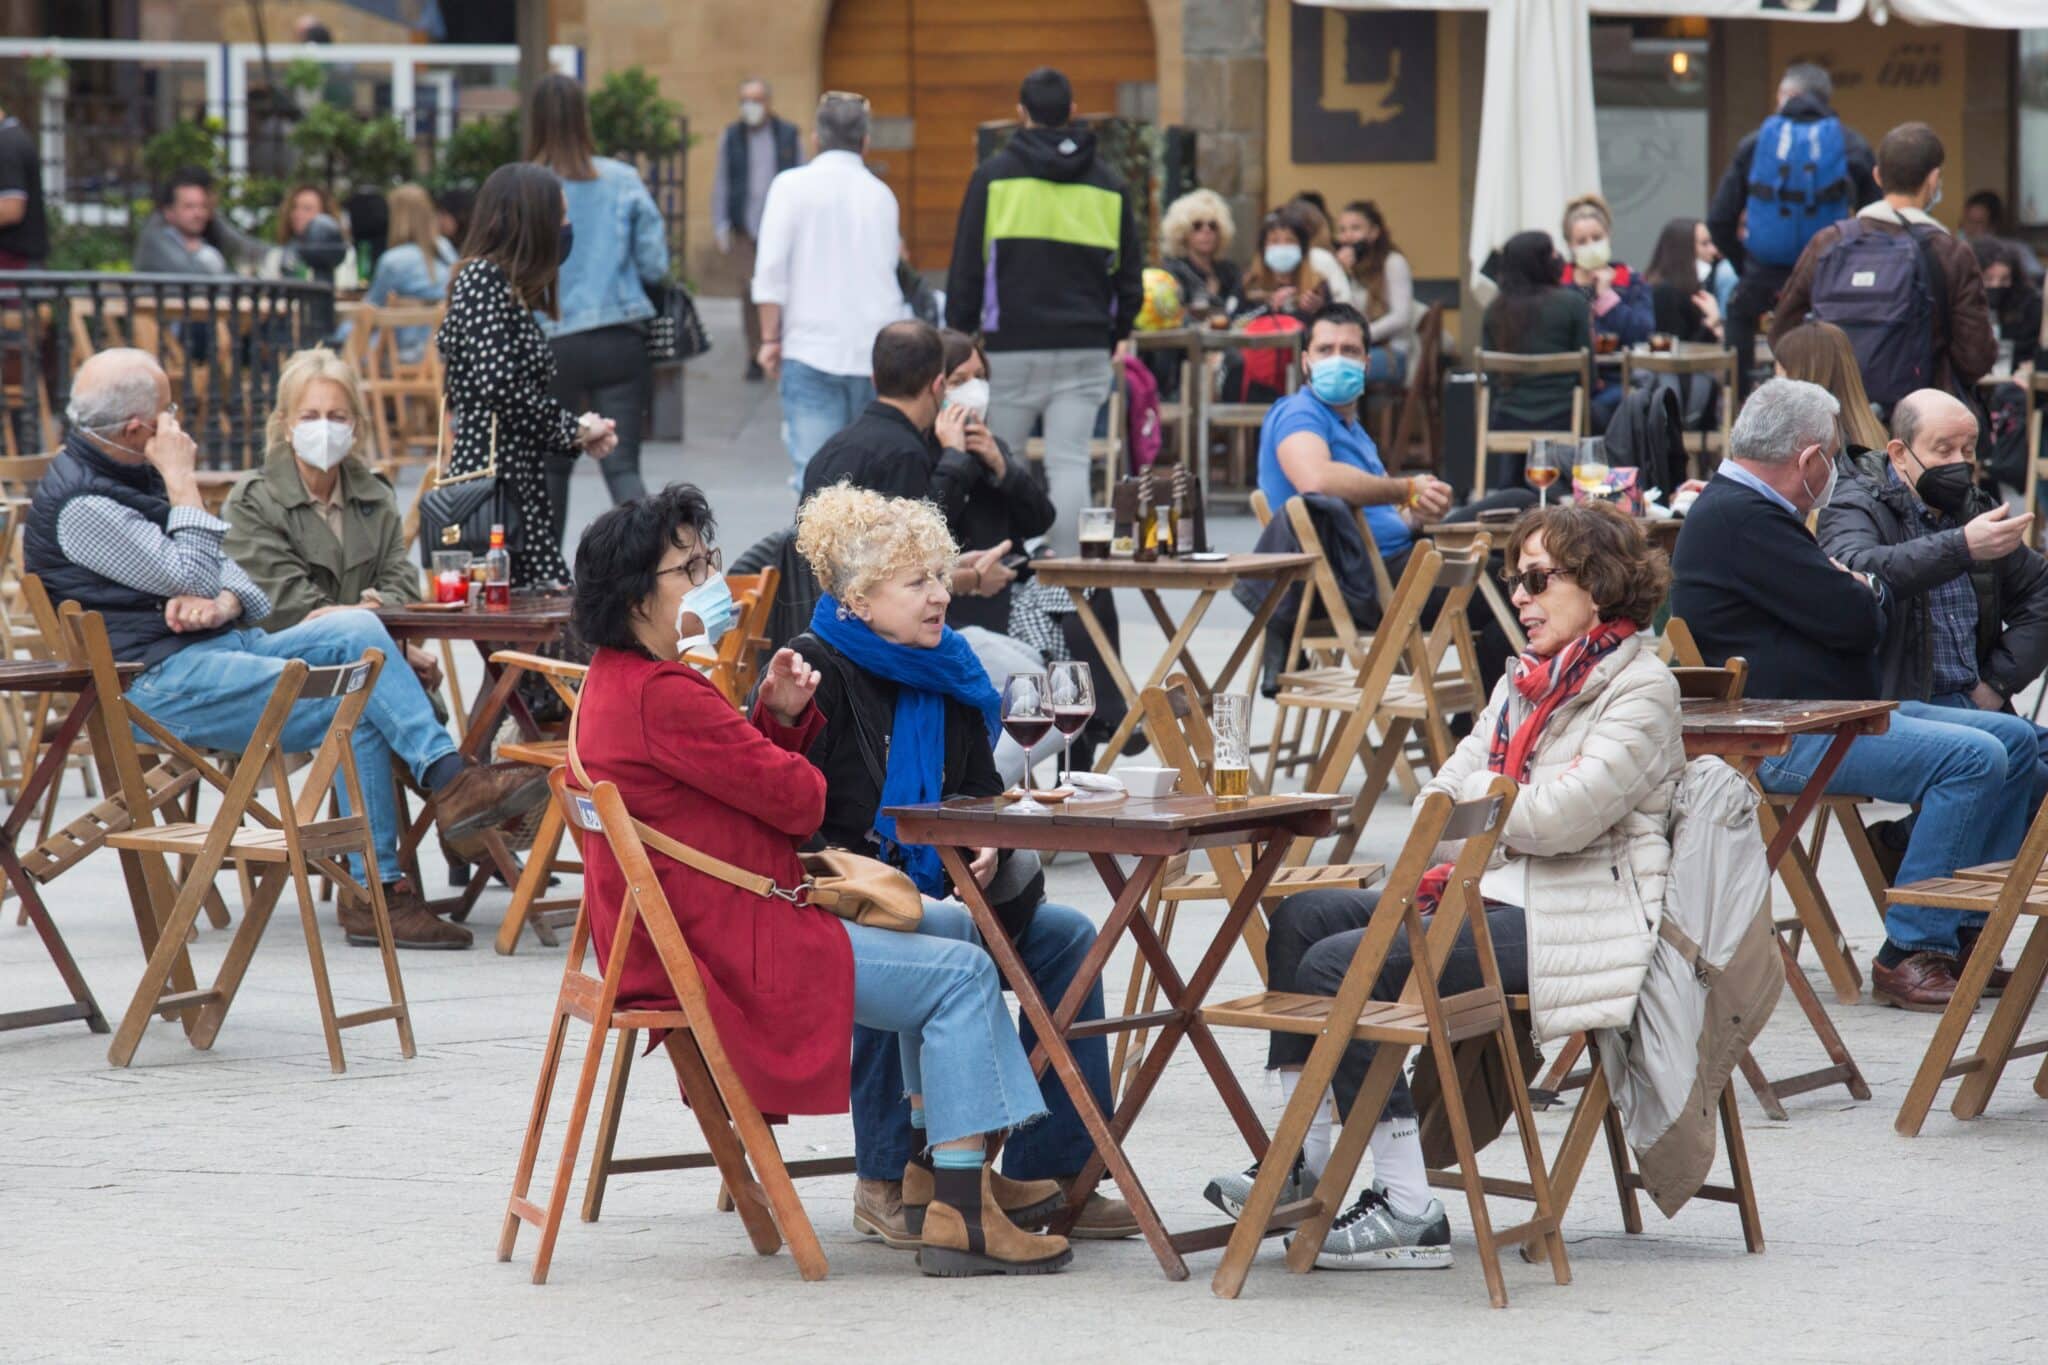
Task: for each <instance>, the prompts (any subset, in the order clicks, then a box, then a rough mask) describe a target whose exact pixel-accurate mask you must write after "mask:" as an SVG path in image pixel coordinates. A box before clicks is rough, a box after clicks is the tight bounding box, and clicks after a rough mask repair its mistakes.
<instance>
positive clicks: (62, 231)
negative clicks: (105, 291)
mask: <svg viewBox="0 0 2048 1365" xmlns="http://www.w3.org/2000/svg"><path fill="white" fill-rule="evenodd" d="M133 243H134V235H133V234H132V233H130V232H129V231H128V229H127V228H125V227H105V226H95V227H86V226H84V225H82V224H78V223H72V222H68V221H66V220H65V218H64V217H63V215H61V214H52V215H51V216H50V255H49V259H48V260H47V261H45V262H44V268H45V269H47V270H109V271H115V272H120V271H125V270H127V269H128V263H129V259H130V257H129V250H130V248H131V246H132V245H133Z"/></svg>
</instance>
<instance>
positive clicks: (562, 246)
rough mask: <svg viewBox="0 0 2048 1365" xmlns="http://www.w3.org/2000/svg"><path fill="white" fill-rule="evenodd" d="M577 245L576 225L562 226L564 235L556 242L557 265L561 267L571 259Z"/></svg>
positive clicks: (567, 224)
mask: <svg viewBox="0 0 2048 1365" xmlns="http://www.w3.org/2000/svg"><path fill="white" fill-rule="evenodd" d="M575 245H576V225H575V224H574V223H564V224H562V235H561V237H560V238H559V239H558V240H557V241H556V242H555V264H556V265H561V264H563V263H564V262H566V261H567V260H568V259H569V252H570V251H571V250H572V249H573V248H574V247H575Z"/></svg>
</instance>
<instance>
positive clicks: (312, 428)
mask: <svg viewBox="0 0 2048 1365" xmlns="http://www.w3.org/2000/svg"><path fill="white" fill-rule="evenodd" d="M355 443H356V429H355V428H354V427H352V426H350V425H349V424H348V423H347V422H330V421H326V420H324V419H321V418H314V419H313V420H311V421H307V422H301V423H299V424H298V425H297V426H295V427H293V428H292V453H293V454H294V455H297V456H298V457H299V458H300V459H302V460H304V461H305V462H306V463H307V464H309V465H311V466H313V468H315V469H319V470H328V469H332V468H334V467H335V466H336V465H338V464H340V463H341V462H342V461H343V460H345V459H347V458H348V452H349V448H350V447H351V446H353V445H354V444H355Z"/></svg>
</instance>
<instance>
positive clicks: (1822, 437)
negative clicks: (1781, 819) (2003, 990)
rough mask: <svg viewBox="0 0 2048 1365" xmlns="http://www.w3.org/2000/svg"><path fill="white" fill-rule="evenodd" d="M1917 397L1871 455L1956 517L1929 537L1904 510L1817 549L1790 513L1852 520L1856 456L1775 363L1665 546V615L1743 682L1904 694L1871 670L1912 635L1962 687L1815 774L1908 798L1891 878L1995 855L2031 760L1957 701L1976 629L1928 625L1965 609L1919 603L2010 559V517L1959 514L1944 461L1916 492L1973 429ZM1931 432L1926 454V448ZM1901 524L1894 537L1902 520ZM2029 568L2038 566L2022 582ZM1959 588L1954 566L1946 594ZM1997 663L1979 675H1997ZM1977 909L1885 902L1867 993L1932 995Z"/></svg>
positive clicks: (2028, 785)
mask: <svg viewBox="0 0 2048 1365" xmlns="http://www.w3.org/2000/svg"><path fill="white" fill-rule="evenodd" d="M1933 397H1935V396H1934V395H1923V394H1916V395H1912V396H1911V397H1910V398H1909V399H1907V400H1905V401H1903V402H1902V403H1901V404H1900V405H1899V406H1900V408H1901V409H1902V410H1903V411H1905V412H1906V413H1908V414H1910V415H1909V416H1908V417H1907V418H1906V422H1905V424H1904V425H1903V426H1895V427H1894V428H1893V435H1894V438H1895V439H1894V440H1893V441H1892V442H1891V443H1890V444H1889V446H1887V448H1886V451H1885V453H1884V455H1883V456H1882V457H1881V458H1882V461H1883V462H1884V463H1885V464H1889V465H1890V466H1891V469H1890V470H1889V471H1883V470H1880V471H1879V472H1880V474H1883V475H1884V476H1885V477H1896V478H1898V479H1899V480H1900V481H1901V482H1904V481H1905V480H1906V477H1907V475H1908V474H1910V475H1911V478H1912V489H1913V490H1914V491H1912V492H1909V493H1908V495H1907V496H1909V497H1911V498H1912V499H1913V500H1914V505H1913V506H1912V507H1911V508H1910V510H1908V511H1907V512H1906V514H1905V516H1904V520H1905V521H1906V522H1907V523H1908V525H1909V526H1911V525H1912V523H1916V522H1918V521H1919V520H1921V519H1922V516H1923V512H1922V502H1921V500H1922V498H1923V497H1926V498H1929V499H1930V500H1931V501H1932V502H1933V503H1934V504H1935V505H1936V506H1937V508H1938V506H1939V505H1940V504H1948V505H1950V506H1953V507H1955V508H1957V509H1959V511H1960V512H1961V513H1962V514H1964V515H1965V516H1968V517H1969V518H1970V520H1968V521H1966V522H1963V523H1961V524H1951V523H1954V522H1955V521H1956V520H1957V518H1956V516H1955V514H1953V513H1949V512H1939V511H1937V513H1936V515H1938V516H1940V517H1941V518H1942V519H1943V524H1942V525H1938V526H1929V527H1928V530H1929V531H1930V532H1931V533H1932V534H1931V535H1930V536H1929V537H1928V538H1927V539H1925V540H1922V539H1920V538H1919V535H1918V528H1917V527H1912V531H1913V539H1912V540H1911V542H1910V543H1906V544H1900V545H1896V546H1888V545H1884V544H1881V543H1879V542H1880V541H1881V540H1882V539H1883V538H1882V537H1880V536H1877V535H1870V534H1864V535H1861V536H1860V537H1853V543H1851V544H1848V545H1847V546H1846V548H1847V549H1848V550H1849V551H1850V553H1851V555H1853V556H1854V557H1853V558H1851V559H1849V560H1848V561H1847V562H1845V560H1844V557H1843V555H1842V553H1840V551H1839V549H1835V550H1834V551H1833V552H1832V553H1831V549H1830V548H1823V546H1822V544H1821V543H1820V542H1817V541H1816V540H1815V539H1814V536H1813V534H1812V533H1811V532H1809V531H1808V530H1807V529H1806V520H1807V518H1808V517H1809V516H1810V515H1812V514H1813V513H1814V512H1819V513H1820V523H1821V526H1822V528H1823V531H1824V533H1825V534H1826V535H1827V536H1828V537H1829V541H1830V546H1831V547H1842V546H1843V545H1844V542H1843V540H1842V539H1841V538H1842V537H1844V536H1851V535H1852V532H1853V528H1854V527H1855V525H1856V522H1857V520H1858V514H1857V505H1856V502H1855V499H1854V496H1853V494H1852V493H1851V492H1850V491H1849V490H1848V489H1847V488H1846V485H1847V484H1848V482H1849V481H1850V480H1851V479H1860V478H1863V477H1864V472H1863V471H1862V470H1861V469H1859V468H1858V467H1857V466H1856V465H1854V464H1853V463H1851V462H1848V461H1846V460H1844V459H1843V457H1842V451H1841V446H1842V437H1841V428H1840V413H1841V405H1840V404H1839V403H1837V402H1836V400H1835V399H1834V397H1833V396H1832V395H1830V394H1829V393H1828V392H1827V391H1826V390H1825V389H1823V388H1821V387H1820V386H1819V385H1817V384H1808V383H1805V382H1803V381H1801V380H1796V379H1773V380H1771V381H1769V382H1768V383H1765V384H1763V385H1760V386H1759V387H1758V388H1757V391H1756V392H1755V393H1754V394H1752V395H1750V399H1749V402H1748V403H1746V404H1745V405H1744V406H1743V409H1742V413H1741V415H1740V416H1739V417H1737V418H1736V420H1735V427H1734V430H1733V431H1732V432H1731V433H1730V435H1729V442H1728V447H1729V458H1727V459H1726V460H1723V461H1722V462H1721V465H1720V467H1719V468H1718V469H1717V470H1716V471H1715V473H1714V477H1713V478H1712V479H1710V480H1708V482H1707V486H1706V489H1705V491H1704V492H1702V493H1701V494H1700V496H1699V499H1698V501H1696V502H1695V503H1694V504H1693V506H1692V510H1691V511H1690V512H1688V513H1687V514H1686V518H1685V527H1684V529H1683V530H1682V531H1681V532H1680V533H1679V536H1678V547H1677V549H1676V550H1675V551H1674V552H1673V554H1672V557H1671V568H1672V588H1671V613H1672V615H1674V616H1677V617H1681V618H1683V619H1684V621H1685V623H1686V625H1687V626H1688V627H1690V628H1691V630H1692V634H1693V638H1694V639H1696V640H1697V641H1698V642H1699V646H1700V652H1701V653H1702V654H1704V655H1705V656H1706V660H1707V662H1708V663H1710V664H1715V665H1718V664H1721V663H1724V662H1725V661H1726V660H1728V659H1729V658H1732V657H1737V656H1739V657H1741V658H1743V659H1746V660H1747V661H1748V663H1749V681H1748V684H1747V687H1746V695H1748V696H1750V697H1755V698H1767V699H1783V700H1804V699H1809V698H1834V697H1877V696H1894V697H1898V696H1902V695H1904V694H1903V693H1902V692H1901V691H1900V690H1890V691H1887V688H1886V684H1887V683H1897V682H1898V681H1899V680H1900V679H1902V678H1904V677H1905V675H1906V673H1908V672H1909V671H1910V661H1907V660H1905V658H1904V653H1905V650H1906V648H1907V643H1908V642H1911V643H1912V648H1913V649H1914V650H1915V651H1919V650H1923V649H1924V650H1927V651H1929V652H1928V653H1927V654H1926V656H1925V657H1926V659H1927V672H1926V673H1925V674H1924V675H1923V676H1925V677H1926V678H1927V679H1928V681H1927V683H1926V684H1924V685H1925V686H1927V687H1929V688H1930V690H1932V689H1936V688H1941V687H1952V688H1957V689H1960V691H1961V693H1962V696H1961V697H1960V698H1955V699H1952V704H1947V705H1936V704H1933V703H1931V702H1928V701H1922V700H1919V699H1917V698H1915V699H1909V700H1905V701H1902V702H1901V704H1900V707H1899V710H1898V711H1897V712H1896V713H1895V714H1894V715H1893V716H1892V718H1891V724H1890V728H1888V729H1887V730H1886V731H1885V732H1884V733H1883V734H1881V735H1865V736H1863V737H1861V738H1859V739H1857V740H1856V741H1855V742H1854V743H1853V744H1851V745H1850V746H1849V751H1848V753H1847V754H1846V755H1845V756H1844V757H1843V759H1842V762H1841V766H1840V767H1838V768H1837V769H1836V770H1835V774H1834V776H1833V778H1832V779H1830V780H1829V782H1828V785H1827V790H1828V791H1829V792H1830V793H1835V794H1844V793H1853V794H1857V795H1862V796H1870V797H1875V798H1876V799H1878V800H1880V801H1893V802H1898V803H1900V804H1903V805H1913V806H1917V807H1919V811H1920V813H1919V815H1918V817H1917V818H1916V819H1915V820H1914V822H1913V828H1912V831H1911V834H1910V836H1909V837H1908V839H1907V841H1906V846H1905V849H1904V852H1903V856H1902V858H1901V861H1900V865H1899V868H1898V871H1897V873H1896V875H1895V877H1894V880H1895V881H1896V882H1899V883H1901V884H1903V883H1907V882H1916V881H1920V880H1923V879H1925V878H1932V877H1952V876H1954V875H1955V873H1956V870H1957V869H1958V868H1963V867H1971V866H1974V865H1975V864H1978V863H1983V862H1990V861H1993V860H1995V859H1998V858H2009V857H2011V856H2012V855H2013V854H2014V853H2015V852H2017V851H2018V849H2019V844H2020V839H2021V837H2022V836H2023V835H2024V834H2025V831H2026V826H2027V818H2028V816H2027V812H2028V808H2029V804H2030V802H2031V801H2032V799H2033V798H2034V796H2035V794H2036V792H2037V790H2038V787H2037V780H2038V773H2039V771H2040V745H2039V742H2038V740H2037V739H2036V737H2035V734H2034V729H2033V727H2032V726H2031V725H2028V724H2026V723H2025V722H2023V721H2019V720H2018V719H2017V718H2016V717H2012V716H2007V715H2004V714H2001V713H1999V712H1996V711H1985V710H1979V709H1977V708H1976V704H1975V702H1974V701H1973V700H1970V699H1969V698H1970V694H1971V693H1972V692H1973V691H1974V684H1972V685H1970V686H1965V685H1964V681H1963V679H1962V677H1961V676H1960V668H1961V663H1960V657H1961V656H1969V657H1971V658H1974V657H1975V645H1974V643H1965V642H1964V641H1963V640H1959V639H1956V638H1955V637H1950V638H1948V639H1946V640H1944V639H1942V638H1941V632H1942V630H1943V629H1944V623H1945V625H1946V626H1947V627H1953V626H1954V625H1956V624H1957V623H1958V618H1959V614H1960V613H1961V612H1963V611H1967V610H1969V608H1968V607H1966V606H1964V605H1963V604H1962V603H1961V602H1959V601H1957V600H1955V599H1953V598H1951V599H1949V600H1948V601H1947V602H1946V604H1945V605H1944V606H1942V607H1941V608H1939V609H1936V608H1935V607H1934V605H1933V603H1932V601H1931V600H1930V599H1931V596H1932V594H1933V593H1934V592H1935V591H1936V583H1937V582H1939V583H1947V582H1949V581H1950V580H1951V579H1954V578H1955V577H1956V576H1957V575H1965V576H1967V575H1968V574H1969V572H1970V571H1971V567H1972V565H1975V564H1979V563H1982V564H1985V565H1987V566H1989V565H1994V564H1998V563H1999V561H2002V560H2004V559H2006V558H2007V557H2009V556H2010V555H2011V554H2012V553H2013V552H2014V550H2015V547H2016V546H2018V544H2019V541H2020V539H2021V537H2023V536H2024V535H2025V530H2026V521H2027V519H2026V518H2018V519H2013V520H2008V519H2007V518H2006V517H2004V516H2002V515H1992V516H1988V517H1985V516H1980V515H1978V514H1976V513H1975V512H1974V511H1973V509H1972V508H1971V507H1970V506H1969V505H1968V504H1967V503H1966V502H1965V501H1964V499H1963V498H1962V497H1959V496H1957V490H1956V489H1955V487H1954V483H1953V480H1954V477H1955V476H1953V475H1940V476H1937V477H1936V478H1934V479H1929V480H1927V481H1926V483H1925V485H1924V487H1925V493H1922V492H1921V491H1919V490H1920V489H1921V488H1922V486H1923V485H1922V478H1923V476H1924V474H1925V472H1926V470H1927V469H1928V468H1930V467H1932V466H1934V465H1937V464H1939V465H1957V466H1961V467H1963V468H1967V464H1966V461H1967V455H1966V454H1965V453H1964V452H1966V451H1967V450H1968V449H1970V448H1971V445H1972V443H1974V440H1975V423H1974V419H1968V420H1969V422H1970V426H1969V435H1968V436H1967V437H1966V436H1965V435H1964V434H1963V428H1962V426H1961V423H1960V422H1959V421H1957V420H1956V417H1957V413H1958V412H1960V411H1961V410H1962V405H1961V404H1959V403H1956V404H1955V405H1954V410H1951V409H1950V408H1949V407H1948V406H1947V405H1948V404H1951V403H1954V400H1952V399H1948V398H1945V397H1943V398H1942V403H1941V405H1940V406H1938V407H1937V406H1936V405H1934V404H1933V402H1932V401H1931V400H1932V398H1933ZM1965 416H1966V414H1965ZM1937 422H1938V423H1939V434H1937V431H1936V423H1937ZM1900 436H1903V437H1904V439H1897V438H1898V437H1900ZM1937 444H1939V445H1940V446H1941V448H1942V450H1943V451H1944V452H1945V453H1944V454H1940V455H1937V454H1936V453H1935V447H1936V446H1937ZM1916 452H1917V453H1916ZM1838 490H1839V491H1838ZM1967 491H1968V490H1967V488H1965V489H1964V490H1963V493H1964V494H1967ZM1837 497H1840V498H1841V499H1842V504H1843V505H1842V506H1841V508H1840V509H1839V510H1837V509H1836V506H1835V503H1836V499H1837ZM1891 515H1892V514H1891V513H1890V512H1887V513H1886V516H1887V519H1888V520H1889V519H1890V518H1891ZM1865 524H1866V526H1867V525H1868V524H1869V523H1868V522H1867V521H1866V522H1865ZM2015 527H2016V528H2017V531H2015V530H2014V529H2013V528H2015ZM1899 534H1900V536H1901V538H1902V540H1903V539H1904V537H1905V536H1906V535H1907V534H1908V532H1907V531H1906V530H1901V531H1900V532H1899ZM1916 547H1917V548H1916ZM2019 553H2022V554H2024V553H2026V552H2025V551H2023V550H2022V551H2019ZM1980 556H1981V559H1980ZM1944 561H1945V563H1946V564H1947V566H1948V567H1949V568H1950V570H1951V572H1949V573H1948V574H1946V575H1942V576H1940V577H1939V578H1938V579H1937V577H1936V573H1937V571H1936V570H1935V569H1933V568H1932V567H1930V566H1931V565H1933V564H1936V563H1941V562H1944ZM2038 573H2039V569H2038V565H2037V566H2036V569H2035V571H2034V576H2035V578H2036V579H2038ZM1895 575H1896V576H1895ZM2017 578H2018V573H2017V566H2016V568H2015V570H2014V579H2015V581H2016V580H2017ZM1972 590H1973V589H1972V587H1971V586H1970V585H1969V584H1968V583H1967V577H1965V582H1964V585H1963V593H1964V595H1965V596H1968V595H1969V594H1970V593H1971V592H1972ZM2038 590H2039V587H2038V581H2036V583H2035V586H2034V588H2033V591H2035V592H2038ZM1916 603H1918V606H1917V607H1916ZM1921 607H1924V608H1925V610H1924V614H1923V613H1922V611H1921V610H1920V608H1921ZM2004 610H2010V607H2009V606H2008V607H2007V608H2004ZM2036 629H2037V628H2035V627H2029V629H2028V630H2027V631H2026V632H2025V634H2023V635H2022V637H2021V642H2020V643H2022V644H2023V646H2024V647H2027V648H2035V646H2033V645H2026V644H2025V642H2026V641H2027V640H2028V639H2030V638H2031V637H2032V635H2033V634H2034V633H2035V630H2036ZM1971 635H1972V636H1974V625H1973V627H1972V631H1971ZM1895 638H1896V640H1897V641H1898V643H1897V644H1896V645H1894V644H1893V640H1894V639H1895ZM1923 638H1924V639H1925V640H1926V643H1924V644H1923V643H1921V641H1922V639H1923ZM1895 659H1896V660H1897V672H1896V673H1894V672H1892V664H1893V662H1894V660H1895ZM2014 666H2015V667H2017V666H2019V665H2017V664H2015V665H2014ZM2034 666H2035V667H2037V668H2038V666H2039V665H2038V664H2036V665H2034ZM2005 667H2006V665H2004V664H2001V665H2000V671H1998V672H1997V673H1995V674H1993V675H1991V676H1993V677H1997V678H2006V677H2009V676H2010V675H2009V674H2007V673H2006V672H2005V671H2004V668H2005ZM1971 671H1972V672H1975V671H1976V670H1975V669H1974V668H1972V670H1971ZM1983 677H1984V675H1982V674H1979V680H1980V681H1981V680H1983ZM1993 685H1994V686H1996V684H1995V683H1994V684H1993ZM1831 742H1832V741H1831V740H1830V739H1829V737H1828V736H1826V735H1803V736H1800V737H1799V738H1797V739H1795V740H1793V742H1792V748H1791V750H1790V751H1789V752H1787V753H1786V754H1784V755H1783V756H1781V757H1778V758H1771V759H1766V760H1765V761H1764V762H1763V764H1762V765H1761V766H1760V767H1759V768H1758V769H1757V774H1756V775H1757V780H1758V781H1759V782H1760V783H1761V784H1762V786H1763V788H1764V790H1766V791H1770V792H1779V793H1792V792H1797V791H1799V790H1801V789H1802V788H1804V787H1805V785H1806V783H1807V780H1808V779H1809V778H1810V777H1811V776H1812V774H1813V772H1814V770H1815V769H1816V768H1817V767H1818V766H1819V765H1820V762H1821V759H1822V757H1823V756H1824V755H1825V754H1826V752H1827V750H1828V748H1829V745H1830V744H1831ZM1982 922H1983V917H1982V916H1981V915H1978V916H1969V915H1964V914H1962V913H1960V912H1958V911H1954V910H1945V909H1941V908H1938V907H1934V906H1923V905H1894V906H1890V907H1888V908H1887V909H1886V910H1885V945H1884V947H1883V949H1881V950H1880V951H1879V953H1878V955H1877V958H1876V961H1875V962H1874V963H1873V965H1872V968H1871V996H1872V998H1873V999H1875V1000H1876V1001H1877V1002H1878V1003H1880V1004H1885V1005H1891V1006H1894V1007H1896V1008H1899V1009H1908V1010H1917V1011H1923V1012H1939V1011H1940V1010H1942V1009H1945V1008H1946V1007H1947V1005H1948V1000H1949V997H1950V996H1951V995H1952V994H1954V992H1955V986H1956V978H1957V976H1958V975H1959V973H1960V970H1961V962H1962V960H1963V959H1965V958H1967V957H1968V955H1969V952H1970V949H1971V947H1972V945H1973V944H1974V943H1975V941H1976V933H1977V930H1978V928H1979V927H1981V925H1982ZM1994 984H1997V979H1996V978H1994Z"/></svg>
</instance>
